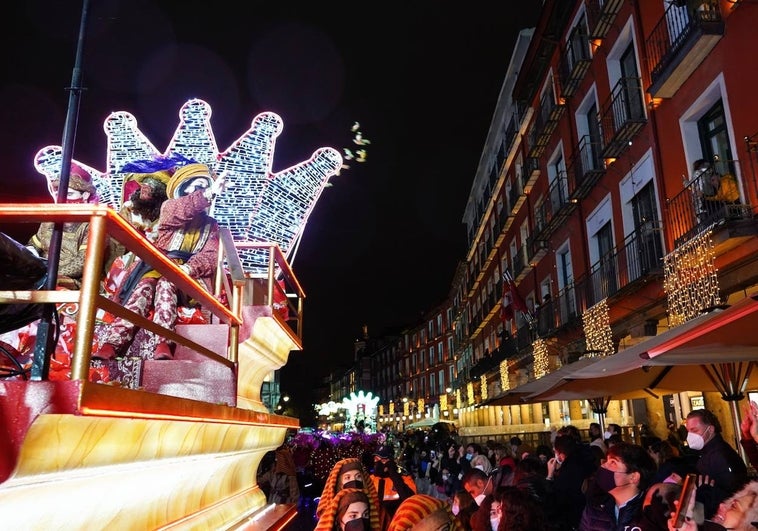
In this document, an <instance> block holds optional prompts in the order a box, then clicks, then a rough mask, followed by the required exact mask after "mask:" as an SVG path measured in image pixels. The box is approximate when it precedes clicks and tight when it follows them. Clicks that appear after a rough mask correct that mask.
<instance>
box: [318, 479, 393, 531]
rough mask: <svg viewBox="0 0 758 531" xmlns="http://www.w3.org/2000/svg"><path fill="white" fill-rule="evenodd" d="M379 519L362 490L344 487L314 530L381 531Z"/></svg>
mask: <svg viewBox="0 0 758 531" xmlns="http://www.w3.org/2000/svg"><path fill="white" fill-rule="evenodd" d="M380 529H381V527H380V526H379V520H378V519H377V518H376V516H375V515H374V514H372V511H371V503H370V502H369V499H368V496H366V493H365V492H363V491H362V490H358V489H342V490H341V491H339V492H338V493H337V495H336V496H335V497H334V498H333V499H332V500H331V503H330V504H329V508H328V510H327V511H325V512H324V513H323V514H322V515H321V516H320V517H319V520H318V523H317V524H316V528H315V530H314V531H379V530H380Z"/></svg>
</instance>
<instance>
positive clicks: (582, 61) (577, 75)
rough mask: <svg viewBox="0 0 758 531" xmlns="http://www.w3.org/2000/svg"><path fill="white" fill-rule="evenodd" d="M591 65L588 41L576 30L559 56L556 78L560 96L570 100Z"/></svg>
mask: <svg viewBox="0 0 758 531" xmlns="http://www.w3.org/2000/svg"><path fill="white" fill-rule="evenodd" d="M590 63H592V57H591V56H590V40H589V37H588V36H587V35H583V34H581V33H580V32H579V31H577V30H576V29H575V30H574V31H573V32H572V33H571V36H569V39H568V42H567V43H566V47H565V48H564V50H563V53H562V55H561V63H560V65H559V70H558V77H559V79H560V81H561V96H562V97H563V98H570V97H571V96H573V95H574V94H575V93H576V90H577V88H579V84H580V83H581V82H582V80H583V79H584V76H585V74H586V73H587V70H589V68H590Z"/></svg>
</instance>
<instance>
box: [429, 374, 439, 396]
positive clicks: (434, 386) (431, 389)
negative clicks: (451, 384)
mask: <svg viewBox="0 0 758 531" xmlns="http://www.w3.org/2000/svg"><path fill="white" fill-rule="evenodd" d="M435 382H436V378H435V376H434V373H432V374H430V375H429V394H432V393H434V392H435V390H436V389H437V384H436V383H435Z"/></svg>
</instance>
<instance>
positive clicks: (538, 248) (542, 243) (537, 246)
mask: <svg viewBox="0 0 758 531" xmlns="http://www.w3.org/2000/svg"><path fill="white" fill-rule="evenodd" d="M535 229H536V227H535ZM537 236H539V234H537V233H535V234H532V235H531V236H529V238H527V241H526V248H527V251H528V253H529V256H528V258H529V263H531V264H537V263H539V261H540V260H542V257H543V256H545V255H546V254H547V250H548V249H549V248H550V242H549V241H548V240H545V239H539V238H537Z"/></svg>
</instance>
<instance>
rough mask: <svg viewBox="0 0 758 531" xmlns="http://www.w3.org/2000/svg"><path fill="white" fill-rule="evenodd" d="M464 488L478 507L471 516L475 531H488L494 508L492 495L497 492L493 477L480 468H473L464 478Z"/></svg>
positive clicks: (472, 527) (472, 526)
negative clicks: (492, 507) (491, 511)
mask: <svg viewBox="0 0 758 531" xmlns="http://www.w3.org/2000/svg"><path fill="white" fill-rule="evenodd" d="M462 483H463V488H464V489H465V490H466V492H468V493H469V494H470V495H471V497H472V498H474V501H475V502H476V504H477V505H478V508H477V509H476V511H475V512H474V514H472V515H471V518H470V523H471V529H473V531H488V530H489V526H490V523H489V522H490V509H491V506H492V500H493V497H492V493H493V492H494V491H495V487H494V484H493V482H492V477H490V476H488V475H487V474H485V473H484V472H482V471H481V470H479V469H478V468H472V469H471V470H469V471H468V472H466V474H465V475H464V476H463V481H462Z"/></svg>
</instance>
